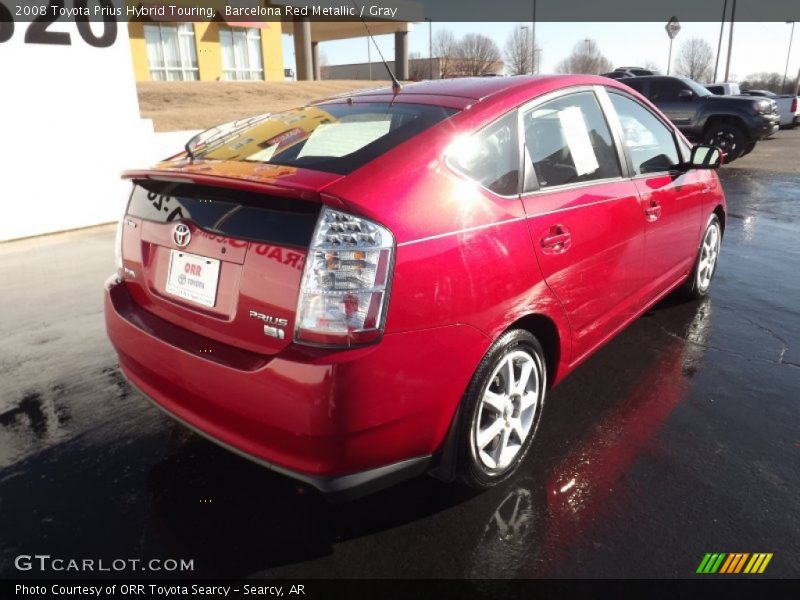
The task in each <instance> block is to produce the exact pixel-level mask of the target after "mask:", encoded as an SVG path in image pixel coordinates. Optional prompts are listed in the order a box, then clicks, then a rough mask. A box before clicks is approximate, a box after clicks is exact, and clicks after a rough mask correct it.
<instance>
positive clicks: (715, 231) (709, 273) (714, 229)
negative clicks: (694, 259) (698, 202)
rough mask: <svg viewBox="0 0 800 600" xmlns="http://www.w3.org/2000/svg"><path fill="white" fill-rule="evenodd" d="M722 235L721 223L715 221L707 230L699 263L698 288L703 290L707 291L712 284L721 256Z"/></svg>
mask: <svg viewBox="0 0 800 600" xmlns="http://www.w3.org/2000/svg"><path fill="white" fill-rule="evenodd" d="M720 237H721V236H720V231H719V225H717V223H716V222H714V223H712V224H711V225H710V226H709V227H708V229H707V230H706V235H705V237H704V238H703V245H702V246H701V248H700V262H698V264H697V289H698V290H700V291H701V292H705V291H706V290H707V289H708V287H709V286H710V285H711V278H712V277H713V276H714V269H715V268H716V266H717V256H719V246H720Z"/></svg>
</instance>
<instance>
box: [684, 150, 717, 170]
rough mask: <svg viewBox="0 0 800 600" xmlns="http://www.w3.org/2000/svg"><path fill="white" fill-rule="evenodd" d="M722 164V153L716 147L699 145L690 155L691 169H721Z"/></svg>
mask: <svg viewBox="0 0 800 600" xmlns="http://www.w3.org/2000/svg"><path fill="white" fill-rule="evenodd" d="M721 164H722V152H720V150H719V148H717V147H716V146H705V145H703V144H698V145H697V146H694V147H693V148H692V153H691V154H690V155H689V164H688V165H687V166H688V167H689V168H690V169H719V167H720V165H721Z"/></svg>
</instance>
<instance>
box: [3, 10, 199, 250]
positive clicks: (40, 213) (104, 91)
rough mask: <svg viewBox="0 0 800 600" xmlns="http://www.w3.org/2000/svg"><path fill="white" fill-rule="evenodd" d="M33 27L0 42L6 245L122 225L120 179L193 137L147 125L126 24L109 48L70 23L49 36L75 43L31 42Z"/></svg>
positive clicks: (98, 28) (123, 187)
mask: <svg viewBox="0 0 800 600" xmlns="http://www.w3.org/2000/svg"><path fill="white" fill-rule="evenodd" d="M65 4H66V6H70V5H71V0H67V2H66V3H65ZM90 4H92V3H90ZM30 27H31V24H30V23H24V22H17V23H15V30H14V34H13V36H12V37H11V39H10V40H9V41H7V42H5V43H0V115H2V119H0V137H1V138H2V139H1V140H0V240H8V239H14V238H19V237H26V236H31V235H37V234H42V233H50V232H54V231H64V230H67V229H74V228H78V227H86V226H88V225H95V224H99V223H107V222H111V221H114V220H116V219H118V218H119V216H120V214H121V211H122V210H123V202H124V200H125V199H126V197H127V191H128V188H129V184H127V183H124V182H122V181H121V180H120V179H119V174H120V172H121V171H123V170H125V169H128V168H135V167H142V166H148V165H149V164H152V163H153V162H154V161H155V160H157V159H159V158H163V157H166V156H168V155H170V154H173V153H174V152H177V151H178V150H180V148H181V147H182V145H183V143H184V141H185V139H187V138H188V135H190V134H184V133H171V134H154V133H153V127H152V123H151V122H150V121H149V120H143V119H141V118H140V117H139V105H138V100H137V97H136V86H135V81H134V76H133V68H132V66H131V58H130V45H129V43H128V29H127V25H126V24H125V23H122V22H119V23H118V24H117V36H116V41H115V42H114V43H113V44H112V45H111V46H109V47H106V48H97V47H93V46H91V45H89V44H88V43H87V42H86V41H84V39H83V38H82V37H81V35H80V34H79V32H78V28H77V25H76V24H75V23H74V22H72V23H70V22H66V21H58V22H56V23H54V24H53V25H51V26H50V27H49V29H48V31H52V32H66V33H69V35H70V44H69V45H63V44H58V45H55V44H33V43H25V41H24V40H25V34H26V32H27V31H28V30H29V28H30ZM92 30H93V31H95V32H96V34H97V35H100V34H101V32H102V25H101V24H99V23H94V24H92Z"/></svg>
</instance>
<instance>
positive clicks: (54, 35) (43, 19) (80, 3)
mask: <svg viewBox="0 0 800 600" xmlns="http://www.w3.org/2000/svg"><path fill="white" fill-rule="evenodd" d="M90 3H91V4H92V7H93V6H94V4H98V5H100V6H101V7H102V8H104V9H105V10H104V11H103V13H102V14H103V21H102V24H103V31H102V33H101V34H100V35H97V34H95V32H94V31H93V30H92V27H91V26H90V24H89V23H90V21H89V17H87V16H86V15H85V14H83V13H85V12H86V9H88V8H91V7H90V6H89V4H90ZM74 6H75V8H77V9H78V11H77V14H76V16H75V24H76V25H77V27H78V33H79V34H80V36H81V37H82V38H83V41H85V42H86V43H87V44H89V45H90V46H94V47H95V48H108V47H109V46H111V45H113V44H114V42H116V41H117V20H116V18H115V17H114V15H113V12H114V6H113V4H112V3H111V0H75V4H74ZM17 8H18V10H20V7H17ZM63 9H64V0H48V5H47V10H42V11H40V12H39V14H38V16H37V17H36V18H35V19H34V20H33V22H32V23H30V25H28V29H27V30H26V31H25V42H26V43H28V44H56V45H61V46H69V45H70V44H72V40H71V37H70V34H69V33H68V32H66V31H49V28H50V26H51V25H52V24H53V23H55V22H56V21H58V20H59V19H60V18H61V15H62V11H63ZM90 12H91V11H90ZM34 14H35V13H34ZM22 16H26V15H22ZM14 25H15V24H14V15H12V13H11V11H10V10H9V9H8V7H7V6H4V5H3V4H1V3H0V44H2V43H3V42H7V41H8V40H10V39H11V37H12V36H13V35H14Z"/></svg>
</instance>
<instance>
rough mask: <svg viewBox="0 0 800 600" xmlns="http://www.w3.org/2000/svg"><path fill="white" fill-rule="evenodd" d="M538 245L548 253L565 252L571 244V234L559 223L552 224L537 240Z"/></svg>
mask: <svg viewBox="0 0 800 600" xmlns="http://www.w3.org/2000/svg"><path fill="white" fill-rule="evenodd" d="M539 245H540V246H541V247H542V248H543V249H544V250H545V251H546V252H548V253H552V254H557V253H560V252H566V251H567V249H569V247H570V246H571V245H572V234H571V233H570V232H569V231H567V230H566V229H564V228H563V227H562V226H561V225H554V226H553V227H551V228H550V230H549V231H548V232H547V234H546V235H544V236H543V237H542V238H541V239H540V240H539Z"/></svg>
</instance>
